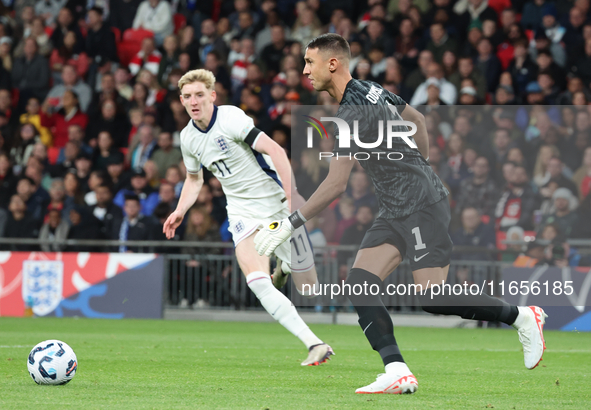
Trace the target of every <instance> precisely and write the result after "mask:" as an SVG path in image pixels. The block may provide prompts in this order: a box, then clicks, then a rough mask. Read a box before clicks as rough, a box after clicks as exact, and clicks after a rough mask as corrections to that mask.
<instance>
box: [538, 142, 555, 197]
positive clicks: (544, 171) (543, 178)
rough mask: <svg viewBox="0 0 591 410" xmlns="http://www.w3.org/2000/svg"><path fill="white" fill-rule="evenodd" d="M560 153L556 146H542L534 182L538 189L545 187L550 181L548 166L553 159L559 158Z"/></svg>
mask: <svg viewBox="0 0 591 410" xmlns="http://www.w3.org/2000/svg"><path fill="white" fill-rule="evenodd" d="M559 155H560V151H558V148H556V146H554V145H542V146H541V147H540V149H539V151H538V155H537V158H536V161H535V165H534V178H533V182H534V183H535V184H536V185H537V186H538V187H543V186H544V185H545V184H546V183H547V182H548V181H549V180H550V173H549V172H548V164H549V162H550V159H552V157H558V156H559Z"/></svg>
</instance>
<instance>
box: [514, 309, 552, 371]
mask: <svg viewBox="0 0 591 410" xmlns="http://www.w3.org/2000/svg"><path fill="white" fill-rule="evenodd" d="M517 309H519V315H518V316H517V319H516V320H515V323H513V325H512V326H513V327H514V328H515V329H517V334H518V335H519V341H520V342H521V344H522V345H523V361H524V363H525V367H527V368H528V369H530V370H531V369H534V368H535V367H536V366H537V365H538V364H540V362H541V361H542V355H543V354H544V350H546V342H545V341H544V333H543V331H544V323H546V318H547V317H548V315H547V314H546V313H545V312H544V310H543V309H542V308H539V307H537V306H518V307H517Z"/></svg>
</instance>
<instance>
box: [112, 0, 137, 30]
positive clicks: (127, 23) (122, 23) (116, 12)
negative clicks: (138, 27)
mask: <svg viewBox="0 0 591 410" xmlns="http://www.w3.org/2000/svg"><path fill="white" fill-rule="evenodd" d="M141 3H142V0H122V1H110V2H109V7H110V13H109V15H110V16H109V20H110V21H111V25H112V26H113V27H117V28H118V29H119V30H120V31H121V33H123V32H124V31H125V30H127V29H130V28H131V27H132V26H133V21H134V19H135V16H136V14H137V10H138V7H139V6H140V4H141Z"/></svg>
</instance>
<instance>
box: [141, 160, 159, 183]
mask: <svg viewBox="0 0 591 410" xmlns="http://www.w3.org/2000/svg"><path fill="white" fill-rule="evenodd" d="M142 169H143V170H144V171H145V172H146V179H147V180H148V185H149V186H150V187H152V188H154V189H158V186H159V185H160V171H159V170H158V165H156V163H155V162H154V161H152V160H151V159H149V160H147V161H146V163H145V164H144V166H143V167H142Z"/></svg>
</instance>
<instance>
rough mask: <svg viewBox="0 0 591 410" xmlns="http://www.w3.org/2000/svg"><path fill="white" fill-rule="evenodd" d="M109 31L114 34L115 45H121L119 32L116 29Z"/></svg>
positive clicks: (112, 28)
mask: <svg viewBox="0 0 591 410" xmlns="http://www.w3.org/2000/svg"><path fill="white" fill-rule="evenodd" d="M111 31H112V32H113V34H115V43H117V44H119V43H121V30H119V29H118V28H117V27H111Z"/></svg>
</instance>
